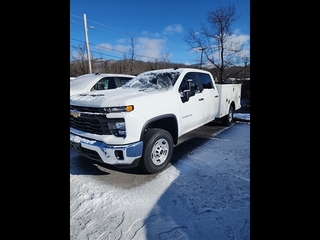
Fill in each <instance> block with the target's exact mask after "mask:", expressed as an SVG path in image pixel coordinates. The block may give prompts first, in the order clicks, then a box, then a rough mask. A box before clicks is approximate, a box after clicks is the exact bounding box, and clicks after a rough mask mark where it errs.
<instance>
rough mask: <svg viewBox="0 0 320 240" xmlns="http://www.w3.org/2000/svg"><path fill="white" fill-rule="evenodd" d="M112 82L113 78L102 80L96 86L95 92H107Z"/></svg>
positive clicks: (94, 87)
mask: <svg viewBox="0 0 320 240" xmlns="http://www.w3.org/2000/svg"><path fill="white" fill-rule="evenodd" d="M110 81H112V79H111V78H102V79H100V80H99V81H98V82H97V83H96V84H95V85H94V86H93V89H94V90H106V89H109V88H110V86H109V82H110Z"/></svg>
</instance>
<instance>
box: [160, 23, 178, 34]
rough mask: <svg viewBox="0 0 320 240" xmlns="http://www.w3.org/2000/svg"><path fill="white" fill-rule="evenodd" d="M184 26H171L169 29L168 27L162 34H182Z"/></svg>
mask: <svg viewBox="0 0 320 240" xmlns="http://www.w3.org/2000/svg"><path fill="white" fill-rule="evenodd" d="M182 30H183V29H182V26H181V24H171V25H169V26H168V27H166V28H165V29H164V30H163V31H162V33H163V34H173V33H180V32H182Z"/></svg>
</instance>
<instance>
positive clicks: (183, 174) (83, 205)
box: [70, 113, 250, 240]
mask: <svg viewBox="0 0 320 240" xmlns="http://www.w3.org/2000/svg"><path fill="white" fill-rule="evenodd" d="M240 117H242V118H244V119H246V120H250V114H244V115H238V113H236V114H235V118H240ZM242 123H244V124H238V123H237V122H236V123H235V124H234V125H232V126H231V127H229V128H227V129H226V130H224V131H222V132H221V133H219V134H218V135H216V136H214V137H212V139H211V140H209V141H208V142H206V143H205V144H203V145H202V146H200V147H198V148H197V149H195V150H193V151H191V152H189V154H188V155H186V156H185V157H183V158H182V159H179V161H178V162H177V163H176V164H174V165H172V166H171V167H169V168H167V169H165V171H163V172H161V173H160V174H159V175H157V176H156V177H155V178H154V179H153V180H152V181H151V182H146V183H145V184H143V185H140V186H137V187H134V188H131V189H122V188H119V187H116V186H114V185H112V184H109V185H108V183H105V182H101V181H100V182H99V181H97V180H95V179H94V178H93V177H92V176H91V175H81V174H79V175H76V174H72V173H70V239H71V240H75V239H81V240H83V239H110V240H115V239H122V240H128V239H136V240H154V239H179V240H181V239H184V240H185V239H190V240H194V239H204V240H207V239H208V240H210V239H219V240H231V239H232V240H235V239H241V240H249V239H250V123H248V122H242ZM76 156H77V153H76V152H74V151H73V150H71V149H70V161H71V160H72V158H75V157H76ZM71 167H73V166H70V168H71ZM70 172H72V171H70Z"/></svg>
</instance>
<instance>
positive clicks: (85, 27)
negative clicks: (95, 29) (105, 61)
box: [83, 14, 92, 73]
mask: <svg viewBox="0 0 320 240" xmlns="http://www.w3.org/2000/svg"><path fill="white" fill-rule="evenodd" d="M83 22H84V35H85V37H86V45H87V55H88V63H89V73H92V68H91V56H90V49H89V39H88V28H87V18H86V14H83Z"/></svg>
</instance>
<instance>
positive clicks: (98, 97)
mask: <svg viewBox="0 0 320 240" xmlns="http://www.w3.org/2000/svg"><path fill="white" fill-rule="evenodd" d="M169 91H171V90H161V91H159V90H151V91H142V90H141V89H138V88H121V87H120V88H116V89H109V90H100V91H96V92H88V93H84V94H76V95H73V96H71V97H70V105H76V106H90V107H114V106H125V105H130V104H134V103H136V102H139V101H152V99H159V98H161V99H163V98H164V96H165V95H167V92H169ZM158 95H159V96H158ZM146 96H148V98H146Z"/></svg>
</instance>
